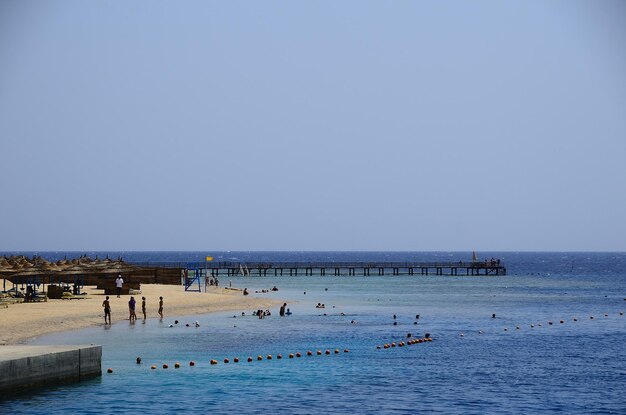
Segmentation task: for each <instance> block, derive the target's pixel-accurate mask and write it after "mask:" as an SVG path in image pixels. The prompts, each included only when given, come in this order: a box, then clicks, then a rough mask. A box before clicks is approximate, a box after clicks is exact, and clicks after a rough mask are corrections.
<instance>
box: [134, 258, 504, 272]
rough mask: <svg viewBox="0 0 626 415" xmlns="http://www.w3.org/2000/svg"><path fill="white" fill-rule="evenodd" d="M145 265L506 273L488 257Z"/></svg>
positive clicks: (233, 269) (232, 269) (161, 264)
mask: <svg viewBox="0 0 626 415" xmlns="http://www.w3.org/2000/svg"><path fill="white" fill-rule="evenodd" d="M136 265H140V266H144V267H160V268H170V267H171V268H187V269H192V268H207V269H210V270H211V275H218V274H219V272H220V270H225V271H226V272H227V274H228V275H237V274H243V275H259V276H262V275H263V276H264V275H268V272H269V273H272V272H273V273H274V275H284V273H285V272H288V274H289V275H298V272H299V271H300V272H302V271H304V273H305V275H313V272H314V270H315V271H316V274H317V273H319V274H320V275H326V271H327V270H330V271H331V272H334V275H344V274H346V273H347V275H357V272H358V273H359V274H361V273H362V274H363V275H371V271H372V270H374V271H376V272H378V275H385V273H386V272H389V271H391V272H392V273H393V275H400V274H408V275H414V274H416V273H421V274H422V275H429V274H431V273H434V274H435V275H506V268H505V267H504V264H503V263H501V261H500V260H488V261H448V262H406V261H405V262H384V261H383V262H381V261H347V262H346V261H341V262H332V261H297V262H294V261H289V262H282V261H280V262H279V261H210V262H204V261H196V262H149V263H145V262H144V263H136Z"/></svg>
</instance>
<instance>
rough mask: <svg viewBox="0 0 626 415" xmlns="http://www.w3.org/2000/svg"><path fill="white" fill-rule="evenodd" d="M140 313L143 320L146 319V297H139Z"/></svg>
mask: <svg viewBox="0 0 626 415" xmlns="http://www.w3.org/2000/svg"><path fill="white" fill-rule="evenodd" d="M141 312H142V313H143V319H144V320H145V319H146V297H141Z"/></svg>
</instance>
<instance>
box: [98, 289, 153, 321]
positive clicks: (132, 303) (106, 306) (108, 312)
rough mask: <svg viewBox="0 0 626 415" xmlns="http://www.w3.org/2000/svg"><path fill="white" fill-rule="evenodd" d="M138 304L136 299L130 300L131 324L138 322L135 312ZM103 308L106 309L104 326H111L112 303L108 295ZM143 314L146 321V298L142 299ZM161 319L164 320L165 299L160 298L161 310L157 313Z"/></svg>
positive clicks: (131, 298) (129, 316) (129, 317)
mask: <svg viewBox="0 0 626 415" xmlns="http://www.w3.org/2000/svg"><path fill="white" fill-rule="evenodd" d="M136 305H137V302H136V301H135V297H132V296H131V297H130V300H128V314H129V315H128V319H129V320H130V322H131V323H133V322H135V321H137V313H136V312H135V307H136ZM102 307H103V308H104V324H107V323H108V324H111V302H110V300H109V296H108V295H107V297H106V299H105V300H104V301H103V302H102ZM141 312H142V314H143V319H144V321H145V320H146V318H148V316H147V313H146V297H141ZM157 313H158V314H159V317H160V318H161V319H162V318H163V297H159V310H158V311H157Z"/></svg>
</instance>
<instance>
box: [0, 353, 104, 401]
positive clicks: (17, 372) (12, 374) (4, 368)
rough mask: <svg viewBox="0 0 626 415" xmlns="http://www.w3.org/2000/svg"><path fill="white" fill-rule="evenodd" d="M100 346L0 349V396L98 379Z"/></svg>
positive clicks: (100, 372) (5, 396)
mask: <svg viewBox="0 0 626 415" xmlns="http://www.w3.org/2000/svg"><path fill="white" fill-rule="evenodd" d="M101 366H102V346H91V345H85V346H82V345H78V346H24V345H19V346H0V393H2V394H3V398H8V397H9V396H7V395H6V394H5V393H6V392H17V391H23V390H27V389H29V388H32V387H40V386H49V385H55V384H59V383H66V382H74V381H80V380H85V379H90V378H93V377H96V376H101V375H102V367H101Z"/></svg>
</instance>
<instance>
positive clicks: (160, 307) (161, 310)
mask: <svg viewBox="0 0 626 415" xmlns="http://www.w3.org/2000/svg"><path fill="white" fill-rule="evenodd" d="M158 313H159V316H161V318H163V297H159V311H158Z"/></svg>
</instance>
